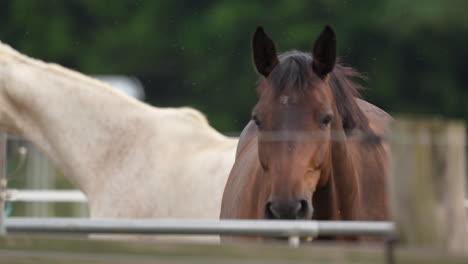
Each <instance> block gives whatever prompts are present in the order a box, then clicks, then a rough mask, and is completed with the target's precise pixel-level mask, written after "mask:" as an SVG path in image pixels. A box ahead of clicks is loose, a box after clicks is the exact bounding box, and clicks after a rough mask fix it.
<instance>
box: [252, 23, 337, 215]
mask: <svg viewBox="0 0 468 264" xmlns="http://www.w3.org/2000/svg"><path fill="white" fill-rule="evenodd" d="M312 57H313V59H312ZM253 58H254V63H255V66H256V69H257V71H258V73H259V74H260V75H261V76H260V79H259V83H258V87H257V92H258V94H259V101H258V104H257V105H256V106H255V108H254V109H253V111H252V120H253V121H254V122H255V123H256V125H257V127H258V156H259V160H260V165H261V168H262V170H263V177H264V178H263V180H264V181H263V182H264V183H265V184H264V185H263V186H262V187H261V188H263V189H262V190H261V193H262V194H263V196H264V197H265V203H264V205H261V206H264V213H265V216H264V217H265V218H267V219H310V218H311V217H312V213H313V208H312V196H313V194H314V191H315V190H316V188H319V187H320V186H322V185H324V184H325V183H326V182H327V181H328V179H327V176H328V175H329V174H330V173H329V172H330V169H331V164H330V155H331V154H330V149H331V137H332V129H331V127H332V126H333V123H335V119H339V117H338V116H337V114H336V105H335V101H334V99H333V94H332V91H331V89H330V86H329V83H328V80H329V74H330V73H331V72H332V70H333V68H334V66H335V61H336V39H335V33H334V31H333V30H332V29H331V28H330V27H328V26H327V27H325V29H324V30H323V32H322V33H321V35H320V36H319V37H318V39H317V40H316V42H315V44H314V47H313V50H312V56H311V55H310V54H308V53H302V52H298V51H292V52H287V53H284V54H282V55H280V56H277V54H276V49H275V45H274V43H273V41H272V40H271V39H270V38H269V37H268V36H267V35H266V34H265V32H264V31H263V29H262V28H261V27H259V28H258V29H257V31H256V32H255V35H254V38H253Z"/></svg>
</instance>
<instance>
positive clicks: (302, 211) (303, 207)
mask: <svg viewBox="0 0 468 264" xmlns="http://www.w3.org/2000/svg"><path fill="white" fill-rule="evenodd" d="M296 208H297V210H296V216H297V218H298V219H303V218H306V217H307V216H308V214H309V203H308V202H307V200H304V199H301V200H299V202H298V205H297V207H296Z"/></svg>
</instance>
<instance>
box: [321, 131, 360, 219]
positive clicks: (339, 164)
mask: <svg viewBox="0 0 468 264" xmlns="http://www.w3.org/2000/svg"><path fill="white" fill-rule="evenodd" d="M330 159H331V160H330V163H331V169H330V170H329V171H328V172H327V173H328V174H329V176H328V179H329V180H328V183H327V184H326V185H325V187H324V188H322V189H321V190H318V191H317V192H316V194H314V199H315V200H316V202H315V204H314V209H315V210H317V215H316V216H317V218H318V219H326V220H354V219H356V218H357V217H358V215H357V213H358V212H359V210H360V191H361V190H360V186H359V179H358V172H357V168H356V164H355V163H354V162H353V157H352V149H351V147H350V146H349V144H348V142H347V138H346V135H345V132H344V130H342V129H335V132H334V140H333V141H332V143H331V156H330Z"/></svg>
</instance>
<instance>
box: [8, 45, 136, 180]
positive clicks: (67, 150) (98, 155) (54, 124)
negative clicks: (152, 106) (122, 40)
mask: <svg viewBox="0 0 468 264" xmlns="http://www.w3.org/2000/svg"><path fill="white" fill-rule="evenodd" d="M2 48H4V47H2V45H1V44H0V57H1V59H0V80H2V82H0V106H1V107H0V124H1V125H2V126H5V127H6V128H7V130H8V131H9V132H12V133H15V134H19V135H22V136H24V137H26V138H28V139H29V140H31V141H32V142H33V143H34V144H35V145H36V146H38V147H39V148H40V149H41V150H42V151H44V152H45V153H46V154H48V156H49V157H50V158H51V159H52V160H53V161H54V162H55V164H56V165H57V166H59V168H60V169H61V170H62V171H63V172H64V173H67V174H68V175H67V176H68V177H69V178H70V180H71V181H73V182H74V183H75V184H77V185H78V186H79V187H80V188H82V189H86V186H85V185H86V184H87V183H89V182H90V180H89V179H88V178H86V177H94V176H95V175H93V174H98V171H99V170H100V169H106V168H101V167H100V166H98V165H99V163H101V164H103V163H104V164H105V162H104V160H102V159H117V160H118V159H120V158H121V156H122V155H124V152H125V149H124V147H130V145H131V143H129V140H130V139H132V136H133V137H134V136H135V135H132V132H133V133H134V132H135V130H137V129H138V127H134V128H133V129H131V127H132V126H136V125H137V124H135V122H134V121H135V120H137V119H135V117H137V116H138V115H141V114H142V113H144V111H143V112H141V111H137V110H141V109H142V108H145V106H144V105H143V104H140V103H139V102H137V101H136V100H132V99H129V98H127V97H125V96H124V95H121V94H120V93H118V92H115V91H113V90H112V89H111V88H110V87H108V86H107V85H105V84H102V83H100V82H98V81H95V80H92V79H91V78H88V77H86V76H84V75H81V74H78V73H75V72H72V71H69V70H66V69H64V68H62V67H59V66H56V65H52V64H46V63H42V62H40V61H37V60H34V59H29V58H27V57H26V56H23V55H21V54H19V53H18V54H16V53H14V52H12V54H3V53H2V52H4V50H2ZM7 51H8V50H7ZM129 127H130V129H129ZM117 149H120V153H119V151H116V150H117ZM93 166H96V167H93ZM78 175H80V177H79V178H78V177H77V176H78ZM82 175H87V176H86V177H82Z"/></svg>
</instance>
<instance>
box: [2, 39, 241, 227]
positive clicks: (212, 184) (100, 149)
mask: <svg viewBox="0 0 468 264" xmlns="http://www.w3.org/2000/svg"><path fill="white" fill-rule="evenodd" d="M0 125H1V126H3V127H5V128H6V129H7V131H8V132H9V133H13V134H18V135H21V136H24V137H25V138H27V139H29V140H30V141H32V142H33V143H34V144H35V145H36V146H37V147H38V148H39V149H41V150H42V151H43V152H44V153H46V154H47V155H48V156H49V157H50V158H51V160H52V161H53V162H54V164H55V165H56V166H57V167H58V168H59V169H60V170H61V171H62V172H63V174H64V175H66V177H67V178H68V179H70V181H71V182H73V183H74V184H75V185H76V186H77V187H78V188H79V189H81V190H82V191H83V192H84V193H85V194H86V195H87V197H88V200H89V208H90V215H91V217H94V218H96V217H107V218H218V217H219V212H220V206H221V197H222V193H223V190H224V185H225V182H226V179H227V177H228V175H229V171H230V169H231V167H232V165H233V162H234V155H235V150H236V145H237V139H234V138H228V137H225V136H223V135H222V134H220V133H218V132H217V131H216V130H214V129H213V128H212V127H211V126H209V124H208V122H207V121H206V119H205V117H204V116H203V115H202V114H200V113H199V112H198V111H196V110H194V109H190V108H156V107H151V106H149V105H146V104H144V103H141V102H139V101H137V100H135V99H133V98H130V97H128V96H126V95H124V94H122V93H120V92H118V91H115V90H114V89H112V88H111V87H109V86H108V85H106V84H104V83H102V82H99V81H97V80H94V79H91V78H89V77H86V76H84V75H82V74H79V73H77V72H73V71H71V70H67V69H65V68H63V67H60V66H58V65H55V64H48V63H44V62H41V61H39V60H35V59H31V58H29V57H26V56H24V55H22V54H20V53H18V52H17V51H15V50H13V49H12V48H10V47H9V46H7V45H4V44H2V43H1V42H0Z"/></svg>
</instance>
